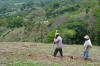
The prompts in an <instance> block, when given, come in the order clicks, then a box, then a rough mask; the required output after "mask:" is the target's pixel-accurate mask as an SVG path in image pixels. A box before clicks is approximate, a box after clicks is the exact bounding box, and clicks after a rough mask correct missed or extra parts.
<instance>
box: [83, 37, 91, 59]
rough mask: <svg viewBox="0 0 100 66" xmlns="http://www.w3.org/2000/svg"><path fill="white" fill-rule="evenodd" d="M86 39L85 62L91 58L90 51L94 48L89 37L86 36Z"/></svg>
mask: <svg viewBox="0 0 100 66" xmlns="http://www.w3.org/2000/svg"><path fill="white" fill-rule="evenodd" d="M84 39H85V43H84V49H83V57H84V59H85V60H87V59H88V56H89V49H90V48H92V43H91V40H90V38H89V36H88V35H86V36H84Z"/></svg>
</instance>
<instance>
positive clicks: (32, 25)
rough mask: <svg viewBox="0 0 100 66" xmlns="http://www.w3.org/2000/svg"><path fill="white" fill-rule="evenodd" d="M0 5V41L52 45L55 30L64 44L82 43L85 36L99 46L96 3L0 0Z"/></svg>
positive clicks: (99, 3)
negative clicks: (48, 43) (49, 43)
mask: <svg viewBox="0 0 100 66" xmlns="http://www.w3.org/2000/svg"><path fill="white" fill-rule="evenodd" d="M1 3H2V4H1ZM0 5H1V6H0V31H1V33H0V36H1V38H0V41H3V42H4V41H12V42H15V41H23V42H24V41H33V42H52V41H53V38H54V34H55V32H56V30H58V32H59V33H60V34H61V36H62V37H63V38H64V39H63V43H65V44H66V43H67V44H82V43H83V42H84V39H83V36H84V35H87V34H88V35H89V36H90V38H91V40H92V42H93V43H94V44H95V45H100V42H99V36H100V35H99V33H100V30H99V29H100V28H99V26H100V20H99V18H100V17H99V15H100V8H99V7H100V1H99V0H91V1H87V0H38V1H37V0H7V1H6V0H0ZM3 6H7V7H3ZM22 28H23V29H22ZM9 31H10V32H9ZM16 34H18V35H19V36H18V35H16ZM12 35H13V36H14V37H15V38H14V40H12V39H11V38H12ZM16 37H17V38H16Z"/></svg>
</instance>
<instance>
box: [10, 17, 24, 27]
mask: <svg viewBox="0 0 100 66" xmlns="http://www.w3.org/2000/svg"><path fill="white" fill-rule="evenodd" d="M23 23H24V20H23V18H21V17H11V18H9V19H8V27H9V28H15V27H17V28H19V27H22V26H23Z"/></svg>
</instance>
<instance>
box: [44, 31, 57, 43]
mask: <svg viewBox="0 0 100 66" xmlns="http://www.w3.org/2000/svg"><path fill="white" fill-rule="evenodd" d="M55 33H56V30H53V31H51V32H50V33H48V35H47V37H46V42H49V43H50V42H53V39H54V37H55Z"/></svg>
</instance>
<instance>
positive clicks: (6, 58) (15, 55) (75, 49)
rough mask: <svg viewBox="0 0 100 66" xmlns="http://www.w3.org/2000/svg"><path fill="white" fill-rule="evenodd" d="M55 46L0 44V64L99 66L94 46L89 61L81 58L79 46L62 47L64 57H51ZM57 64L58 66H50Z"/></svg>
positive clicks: (23, 43) (28, 43) (17, 43)
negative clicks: (26, 62) (28, 63)
mask: <svg viewBox="0 0 100 66" xmlns="http://www.w3.org/2000/svg"><path fill="white" fill-rule="evenodd" d="M54 48H55V46H54V45H52V44H41V43H32V42H2V43H0V64H1V66H6V65H7V64H12V66H13V64H14V63H16V62H17V61H22V60H23V61H24V60H28V61H35V62H36V63H38V64H40V65H41V66H100V48H99V47H98V46H94V47H93V48H92V49H91V50H90V53H89V54H90V59H89V60H84V59H83V58H82V48H83V46H81V45H63V53H64V57H63V58H62V57H60V56H59V54H58V55H57V57H53V56H52V53H53V51H54ZM52 64H58V65H52Z"/></svg>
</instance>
